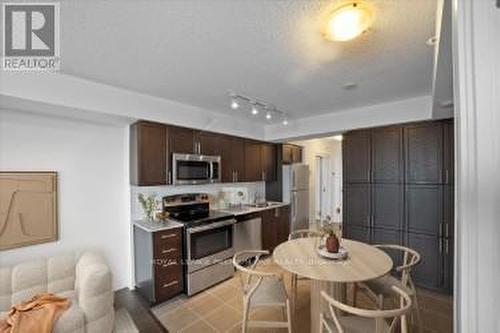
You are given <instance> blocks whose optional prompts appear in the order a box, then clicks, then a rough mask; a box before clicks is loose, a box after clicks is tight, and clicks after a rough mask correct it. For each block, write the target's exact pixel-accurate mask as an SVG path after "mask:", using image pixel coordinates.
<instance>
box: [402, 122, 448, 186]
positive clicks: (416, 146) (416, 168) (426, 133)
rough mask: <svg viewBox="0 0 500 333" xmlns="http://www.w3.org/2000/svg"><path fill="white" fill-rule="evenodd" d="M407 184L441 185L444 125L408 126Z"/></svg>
mask: <svg viewBox="0 0 500 333" xmlns="http://www.w3.org/2000/svg"><path fill="white" fill-rule="evenodd" d="M404 131H405V141H406V158H405V162H406V183H410V184H439V183H441V182H442V179H443V157H444V155H443V124H442V123H440V122H438V123H435V122H431V123H423V124H417V125H413V126H406V127H405V129H404Z"/></svg>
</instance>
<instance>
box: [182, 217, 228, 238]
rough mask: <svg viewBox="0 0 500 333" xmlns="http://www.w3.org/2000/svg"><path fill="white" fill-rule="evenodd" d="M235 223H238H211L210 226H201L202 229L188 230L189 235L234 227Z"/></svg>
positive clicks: (226, 221)
mask: <svg viewBox="0 0 500 333" xmlns="http://www.w3.org/2000/svg"><path fill="white" fill-rule="evenodd" d="M235 223H236V220H235V219H232V220H225V221H221V222H215V223H210V224H207V225H204V226H201V227H194V228H188V229H187V233H188V234H190V235H191V234H195V233H197V232H202V231H206V230H211V229H217V228H220V227H224V226H229V225H233V224H235Z"/></svg>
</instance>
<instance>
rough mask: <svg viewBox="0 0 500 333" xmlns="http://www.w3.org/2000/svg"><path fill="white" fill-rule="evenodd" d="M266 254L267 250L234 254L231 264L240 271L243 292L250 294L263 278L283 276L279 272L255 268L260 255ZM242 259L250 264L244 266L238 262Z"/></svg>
mask: <svg viewBox="0 0 500 333" xmlns="http://www.w3.org/2000/svg"><path fill="white" fill-rule="evenodd" d="M267 254H269V251H267V250H245V251H240V252H237V253H235V254H234V256H233V266H234V267H235V268H236V270H238V271H239V272H240V282H241V288H242V289H243V293H244V294H247V295H249V296H251V295H252V294H253V293H254V291H255V290H256V289H257V288H258V287H259V285H260V284H261V282H262V280H263V279H264V278H269V277H277V278H279V279H282V278H283V277H282V276H281V275H280V274H279V273H270V272H261V271H258V270H256V269H255V268H256V267H257V264H258V263H259V260H260V257H261V256H263V255H267ZM242 261H246V262H250V264H249V265H248V266H246V267H244V266H242V265H241V264H240V262H242Z"/></svg>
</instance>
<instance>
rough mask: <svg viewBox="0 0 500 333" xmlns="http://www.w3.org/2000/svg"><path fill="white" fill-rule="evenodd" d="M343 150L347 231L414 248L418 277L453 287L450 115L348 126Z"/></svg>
mask: <svg viewBox="0 0 500 333" xmlns="http://www.w3.org/2000/svg"><path fill="white" fill-rule="evenodd" d="M343 151H344V164H343V165H344V175H343V176H344V188H343V194H344V197H343V198H344V199H343V205H344V211H343V214H344V215H343V227H344V230H345V235H346V237H348V238H352V239H355V240H359V241H364V242H369V243H373V244H402V245H404V246H408V247H410V248H414V249H415V250H417V251H418V252H419V253H420V254H421V255H422V262H421V264H419V266H418V267H417V269H416V271H415V274H414V276H413V278H414V281H415V283H416V284H417V285H419V286H422V287H426V288H431V289H434V290H437V291H442V292H448V293H451V291H452V289H453V235H454V229H453V224H454V216H453V214H454V186H453V184H454V180H453V178H454V173H453V159H454V140H453V121H452V120H441V121H430V122H420V123H413V124H405V125H394V126H388V127H381V128H372V129H363V130H356V131H352V132H348V133H345V134H344V143H343ZM389 254H390V255H391V256H392V257H393V260H400V259H399V258H398V257H397V256H395V255H393V254H391V253H389ZM395 263H397V262H396V261H395Z"/></svg>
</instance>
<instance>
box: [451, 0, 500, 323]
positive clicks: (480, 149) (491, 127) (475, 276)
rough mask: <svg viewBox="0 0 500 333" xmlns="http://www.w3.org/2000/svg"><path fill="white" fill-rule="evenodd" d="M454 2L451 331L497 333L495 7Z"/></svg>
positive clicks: (498, 17)
mask: <svg viewBox="0 0 500 333" xmlns="http://www.w3.org/2000/svg"><path fill="white" fill-rule="evenodd" d="M495 2H496V1H495V0H453V59H454V100H455V101H454V105H455V133H456V134H455V142H456V157H455V158H456V160H455V162H456V163H455V164H456V194H455V202H456V205H455V213H456V214H455V216H456V218H455V284H454V285H455V290H454V295H455V298H454V302H455V306H454V327H455V332H460V333H462V332H463V333H469V332H470V333H475V332H500V316H499V313H500V309H499V307H500V305H499V304H500V303H499V299H500V286H499V283H498V278H499V277H500V259H499V253H500V242H499V238H500V174H499V172H500V131H499V128H500V96H499V95H500V40H499V38H500V9H498V8H496V7H495Z"/></svg>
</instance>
